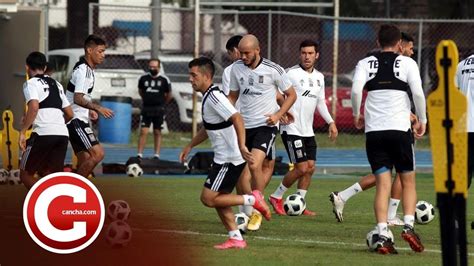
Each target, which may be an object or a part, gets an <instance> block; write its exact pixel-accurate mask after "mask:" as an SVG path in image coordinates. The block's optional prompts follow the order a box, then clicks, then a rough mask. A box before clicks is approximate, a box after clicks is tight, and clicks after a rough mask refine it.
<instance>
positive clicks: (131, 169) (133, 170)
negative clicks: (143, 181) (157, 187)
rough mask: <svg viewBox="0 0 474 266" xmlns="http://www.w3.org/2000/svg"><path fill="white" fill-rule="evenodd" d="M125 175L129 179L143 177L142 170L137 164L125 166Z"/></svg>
mask: <svg viewBox="0 0 474 266" xmlns="http://www.w3.org/2000/svg"><path fill="white" fill-rule="evenodd" d="M127 175H128V176H129V177H139V176H141V175H143V169H142V168H141V167H140V165H139V164H137V163H132V164H129V165H128V166H127Z"/></svg>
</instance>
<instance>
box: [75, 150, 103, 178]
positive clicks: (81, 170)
mask: <svg viewBox="0 0 474 266" xmlns="http://www.w3.org/2000/svg"><path fill="white" fill-rule="evenodd" d="M88 153H89V155H90V156H89V158H88V159H87V160H85V161H83V162H82V163H81V164H80V165H79V166H78V168H77V174H79V175H82V176H84V177H88V176H89V175H90V174H91V173H92V171H93V170H94V168H95V167H96V166H97V165H98V164H99V163H100V162H101V161H102V160H103V159H104V148H103V147H102V145H100V144H96V145H94V146H92V147H91V148H90V149H89V150H88ZM78 158H79V156H78Z"/></svg>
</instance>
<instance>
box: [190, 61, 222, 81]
mask: <svg viewBox="0 0 474 266" xmlns="http://www.w3.org/2000/svg"><path fill="white" fill-rule="evenodd" d="M195 66H197V67H199V69H200V70H201V72H209V73H210V74H211V78H213V77H214V72H215V69H216V68H215V66H214V62H212V60H211V59H210V58H208V57H204V56H201V57H199V58H194V59H193V60H191V62H189V64H188V67H189V68H192V67H195Z"/></svg>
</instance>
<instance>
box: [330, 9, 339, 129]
mask: <svg viewBox="0 0 474 266" xmlns="http://www.w3.org/2000/svg"><path fill="white" fill-rule="evenodd" d="M333 35H334V36H333V37H334V44H333V49H334V50H333V65H332V103H331V113H332V114H331V115H332V118H333V119H334V121H336V120H337V119H336V109H337V108H336V107H337V63H338V59H339V54H338V52H339V0H335V1H334V34H333ZM336 123H337V121H336Z"/></svg>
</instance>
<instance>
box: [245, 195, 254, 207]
mask: <svg viewBox="0 0 474 266" xmlns="http://www.w3.org/2000/svg"><path fill="white" fill-rule="evenodd" d="M242 197H244V205H245V206H253V205H254V204H255V197H254V196H252V195H242Z"/></svg>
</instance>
